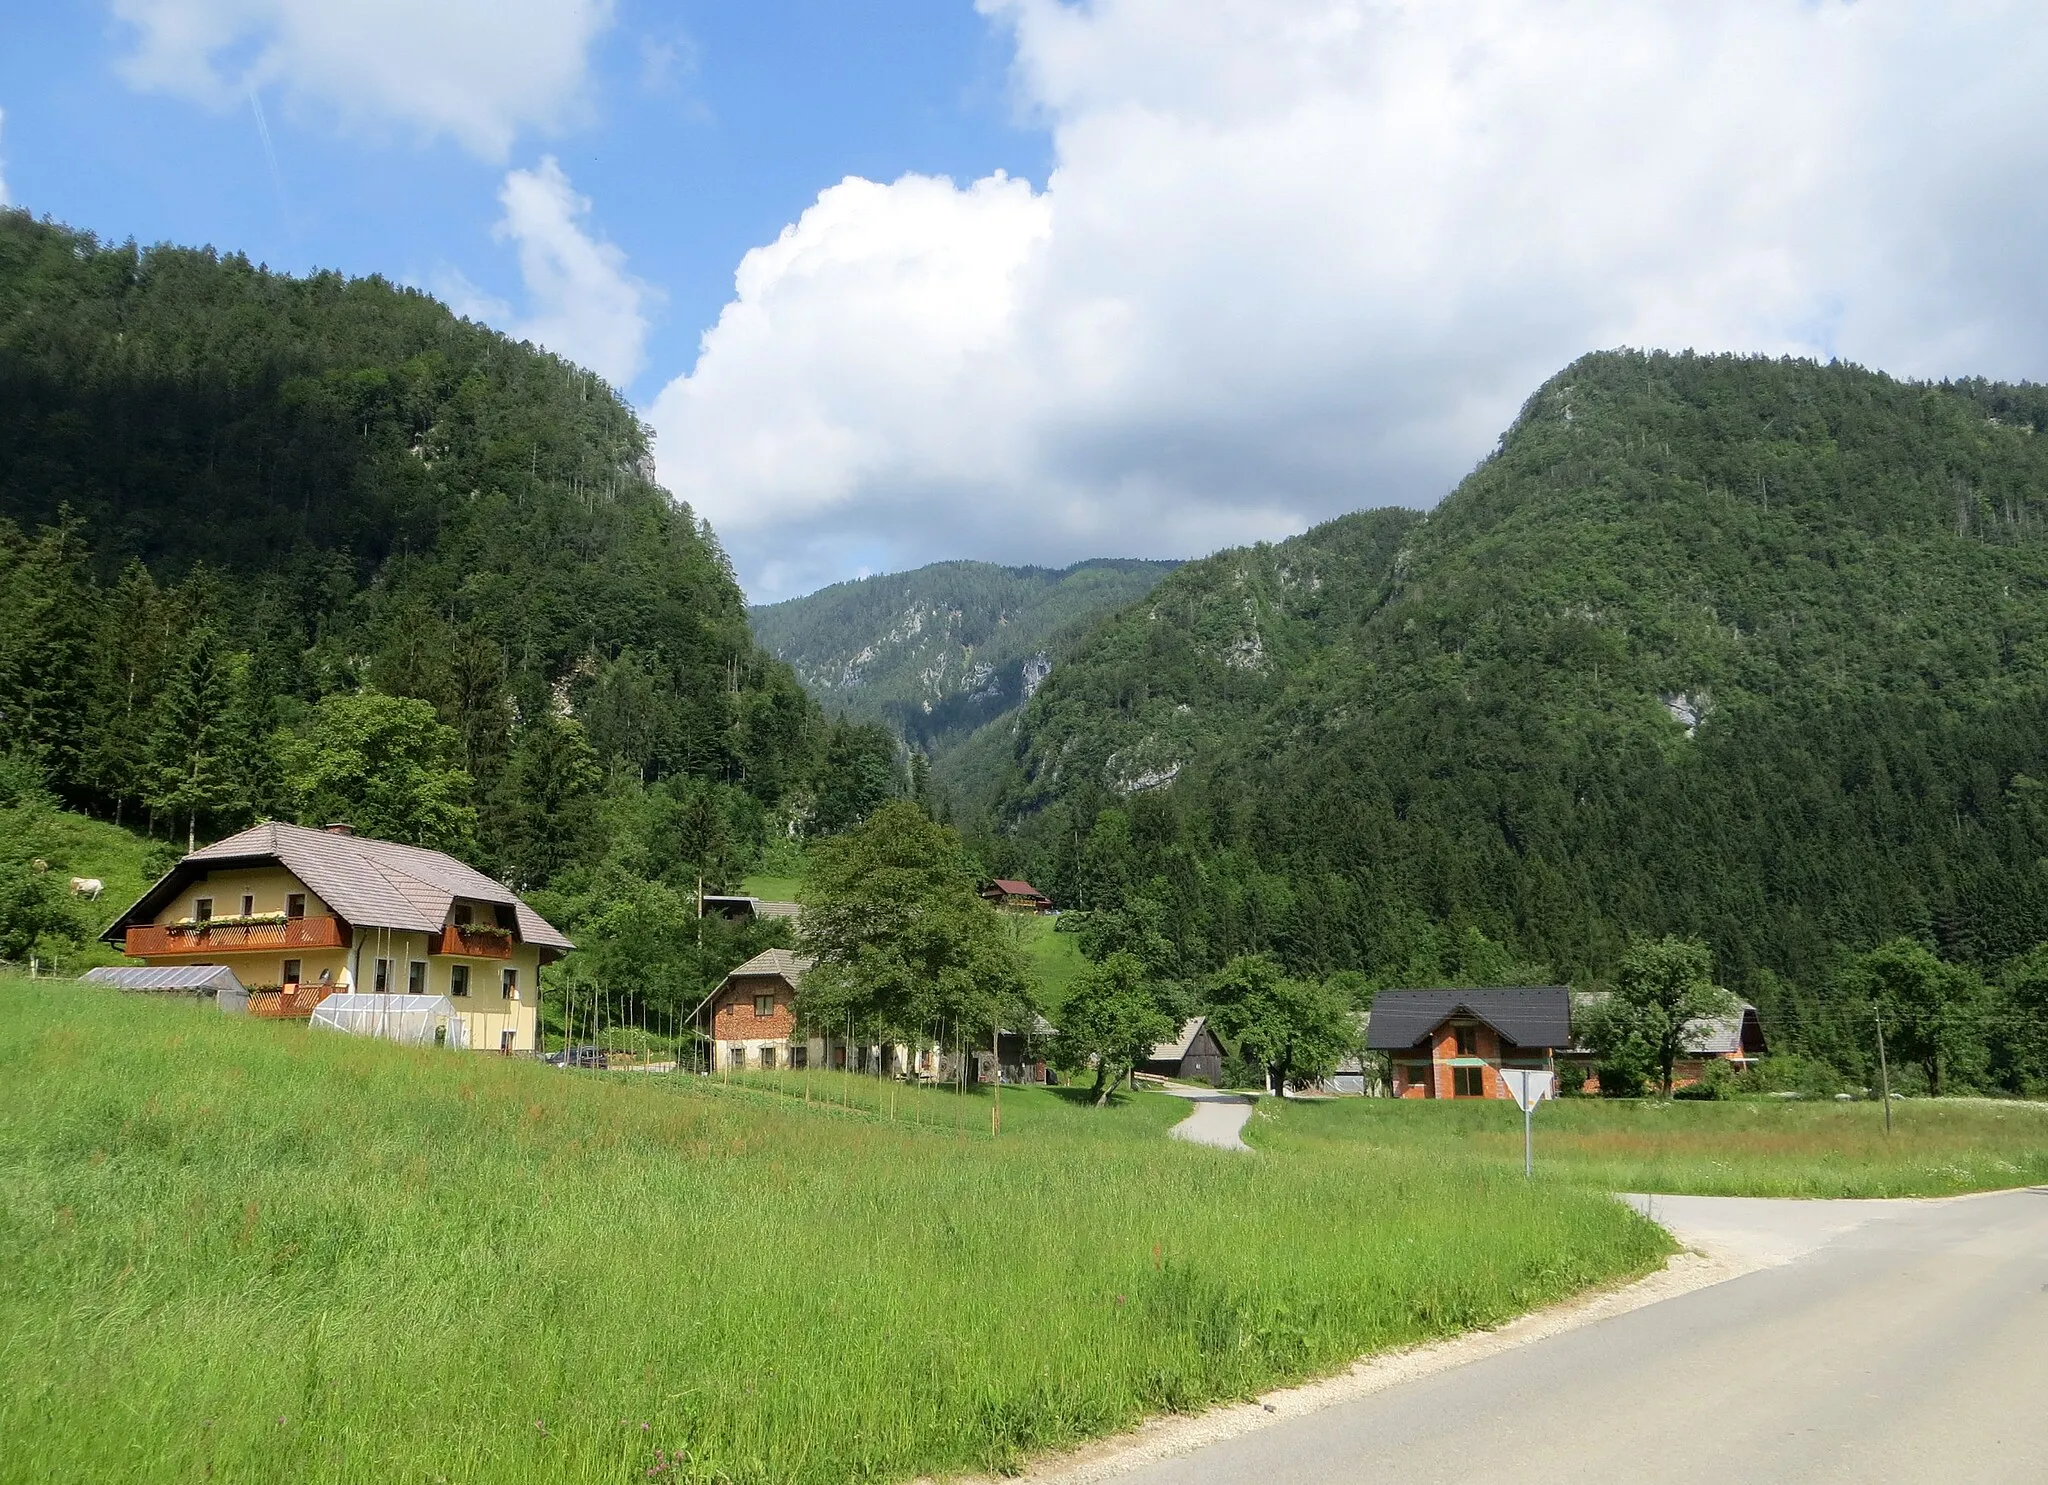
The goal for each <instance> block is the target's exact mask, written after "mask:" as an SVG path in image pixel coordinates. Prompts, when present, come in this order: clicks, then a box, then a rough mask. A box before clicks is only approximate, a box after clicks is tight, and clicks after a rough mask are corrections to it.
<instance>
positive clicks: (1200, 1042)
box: [1138, 1016, 1223, 1088]
mask: <svg viewBox="0 0 2048 1485" xmlns="http://www.w3.org/2000/svg"><path fill="white" fill-rule="evenodd" d="M1138 1071H1139V1072H1141V1073H1151V1074H1153V1075H1155V1076H1157V1077H1162V1078H1177V1079H1179V1080H1180V1081H1181V1082H1183V1083H1207V1084H1208V1085H1209V1086H1210V1087H1212V1088H1221V1087H1222V1086H1223V1043H1221V1042H1219V1041H1217V1040H1216V1034H1215V1033H1214V1032H1212V1031H1211V1030H1210V1029H1209V1018H1208V1017H1207V1016H1195V1017H1193V1018H1191V1019H1189V1020H1188V1021H1185V1022H1183V1023H1182V1025H1181V1028H1180V1033H1179V1034H1178V1035H1177V1036H1175V1037H1174V1039H1173V1040H1172V1041H1170V1042H1161V1043H1160V1044H1159V1045H1158V1046H1156V1047H1154V1048H1153V1049H1152V1055H1151V1056H1150V1057H1147V1058H1146V1059H1145V1060H1144V1061H1143V1062H1142V1063H1140V1064H1139V1065H1138Z"/></svg>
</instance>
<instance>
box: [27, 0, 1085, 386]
mask: <svg viewBox="0 0 2048 1485" xmlns="http://www.w3.org/2000/svg"><path fill="white" fill-rule="evenodd" d="M9 12H10V13H9V16H8V18H7V19H6V20H4V21H0V109H4V111H5V122H4V125H0V160H4V161H5V166H4V178H5V180H6V183H7V189H8V195H9V197H10V198H11V200H12V202H13V204H15V205H18V206H26V207H28V208H29V209H31V210H33V211H35V212H37V213H38V214H42V213H47V214H49V215H50V216H53V217H56V218H57V219H59V220H61V221H64V222H67V223H69V224H71V225H73V226H78V227H84V228H89V229H90V230H92V231H94V232H97V233H99V234H100V235H101V236H103V237H107V238H113V239H120V238H125V237H130V236H132V237H135V238H137V239H138V240H140V241H142V242H145V243H147V242H153V241H172V242H180V243H212V244H215V245H217V246H219V247H221V248H223V249H228V248H239V249H241V250H243V251H245V252H247V253H248V254H249V256H250V257H251V258H254V259H257V260H259V261H262V262H265V263H268V264H269V265H271V266H272V267H275V268H282V269H287V270H290V271H292V272H303V271H305V270H307V269H310V268H316V267H319V268H339V269H342V270H343V271H345V272H348V273H351V274H364V273H382V274H385V275H386V276H388V277H392V278H397V279H402V280H406V281H409V282H413V283H417V284H421V285H423V286H428V287H436V286H438V284H439V283H440V282H441V281H442V280H443V279H444V277H445V275H446V274H447V272H448V271H449V270H451V269H453V270H455V271H457V272H459V273H461V274H462V275H463V276H464V277H466V278H467V279H468V280H470V281H471V282H472V283H474V284H475V285H477V286H478V287H479V288H481V289H483V290H484V291H486V292H487V293H488V294H490V295H492V296H495V297H497V298H499V299H502V300H505V301H507V302H517V300H518V299H519V297H520V275H519V268H518V264H517V261H516V256H515V252H514V250H513V248H512V247H511V246H509V245H508V244H506V243H505V242H503V241H494V240H493V235H492V231H491V227H492V224H493V223H494V222H495V221H496V220H497V219H498V217H499V214H500V213H499V207H498V202H497V192H498V189H499V184H500V179H501V176H502V175H503V173H504V172H503V168H502V167H501V164H500V162H497V161H491V160H483V159H479V158H478V157H477V156H476V155H475V154H474V153H473V152H471V151H469V150H465V149H464V148H463V147H462V146H461V145H460V144H459V143H457V142H455V141H453V140H451V139H448V138H446V137H442V138H438V139H422V138H421V137H420V132H419V131H418V130H417V129H415V128H409V127H407V126H406V125H404V124H402V123H396V124H393V123H380V122H378V121H370V122H369V123H367V124H351V125H347V126H343V125H341V124H340V123H339V122H338V116H337V112H336V110H335V109H334V108H332V107H329V106H326V105H324V104H321V103H317V102H308V101H303V100H298V99H295V98H294V97H292V96H291V93H290V90H289V89H286V88H281V87H276V86H272V87H270V88H266V89H261V90H259V91H258V94H257V96H258V98H259V100H260V101H261V102H262V104H263V114H264V118H265V121H266V122H267V124H268V128H269V133H270V137H271V144H272V147H273V151H274V154H275V157H276V161H277V172H276V175H275V176H273V174H272V172H271V168H270V165H269V162H268V160H267V159H266V156H265V151H264V146H263V142H262V139H261V136H260V134H259V131H258V124H257V117H256V113H255V110H254V109H253V108H252V107H251V106H250V105H249V104H248V103H246V102H242V103H240V104H239V106H234V105H230V106H227V107H225V108H215V107H208V106H200V105H195V104H194V103H193V102H191V101H189V100H188V99H185V98H182V97H174V96H166V95H164V94H163V93H162V92H158V91H148V90H144V89H140V88H137V87H135V86H132V85H131V84H130V83H128V82H127V81H125V80H124V78H123V76H122V73H121V68H120V66H119V63H120V60H121V59H122V57H123V56H125V55H126V54H128V53H130V52H132V50H133V49H134V45H135V35H136V31H135V28H134V27H133V26H130V25H128V24H126V23H124V22H122V21H121V20H119V19H117V18H116V16H115V15H114V14H113V13H112V12H111V11H110V10H109V9H107V8H104V7H102V6H96V5H90V4H77V5H62V6H36V7H31V6H19V7H9ZM614 14H615V19H614V21H613V22H612V24H611V25H610V27H609V28H607V29H606V31H605V32H604V33H603V35H602V36H601V37H600V38H599V40H598V43H597V45H596V46H595V47H593V48H592V52H591V59H590V63H591V65H590V82H589V89H588V91H589V93H590V95H591V106H590V109H589V112H588V115H587V121H579V122H577V123H575V124H573V125H571V126H569V127H565V128H559V129H553V130H534V131H530V132H528V133H526V134H524V135H523V136H522V137H521V138H520V139H519V140H518V141H517V142H516V143H515V144H514V146H513V148H512V150H511V151H510V154H509V156H508V157H507V159H506V161H505V162H503V163H504V164H510V165H528V166H530V165H532V164H533V163H534V162H536V161H537V160H538V159H539V158H540V157H541V156H543V155H549V154H551V155H554V156H555V157H557V158H558V159H559V161H560V163H561V166H562V168H563V170H564V172H565V173H566V174H567V175H568V177H569V178H570V180H571V181H572V182H573V184H574V187H575V189H576V190H577V191H578V192H580V193H581V194H582V195H584V196H585V197H588V198H589V199H590V200H591V202H592V211H591V221H590V226H591V229H592V230H593V232H595V233H598V234H601V235H602V236H603V237H605V238H607V239H609V240H610V241H612V242H613V243H615V244H616V245H617V246H618V247H620V248H621V249H623V250H624V252H625V254H626V257H627V260H628V262H629V263H630V264H631V267H632V271H633V272H634V273H635V274H636V275H637V276H638V277H640V278H642V279H644V280H645V281H647V282H648V283H649V284H651V285H653V286H654V287H655V288H656V289H657V290H658V291H659V292H660V295H661V303H660V305H659V308H658V309H656V310H655V311H654V312H653V314H652V315H651V316H650V318H651V321H652V333H651V336H650V339H649V343H648V359H647V369H646V370H644V371H643V372H642V374H641V375H640V377H638V378H636V379H635V382H633V383H629V384H628V385H627V387H626V388H625V389H624V390H626V391H627V392H628V393H629V395H639V396H643V397H644V396H651V395H652V394H653V393H654V392H655V391H657V390H659V387H660V384H661V381H662V380H663V379H664V377H663V374H662V371H661V370H659V369H658V368H660V369H665V370H666V372H667V373H668V374H673V373H674V371H675V370H676V369H678V368H686V367H687V366H688V365H689V363H690V362H691V360H692V359H693V358H694V356H695V354H696V344H697V338H698V336H699V335H700V334H701V333H702V332H703V330H704V329H705V327H706V326H708V325H709V324H711V323H712V321H714V320H715V319H716V318H717V315H718V311H719V308H720V306H722V305H723V304H724V303H725V302H726V300H727V299H729V298H730V297H731V295H732V287H733V269H734V267H735V265H736V264H737V263H738V262H739V260H740V257H741V255H742V254H743V253H745V252H746V250H747V249H748V248H750V247H752V246H754V245H755V244H757V243H761V242H765V241H769V240H771V239H773V238H774V236H775V235H776V233H777V232H779V231H780V230H781V229H782V227H783V226H784V225H785V224H786V223H789V222H791V221H794V220H795V219H796V217H797V215H798V214H799V213H800V212H801V211H802V210H803V209H804V208H805V207H806V206H807V205H809V204H810V203H811V201H812V200H813V199H814V198H815V197H816V196H817V194H818V191H819V190H820V189H821V188H822V187H824V186H827V185H829V184H831V183H832V182H834V181H837V180H839V179H840V178H841V177H843V176H846V175H862V176H867V177H871V178H874V179H881V180H893V179H895V178H896V177H897V176H899V175H901V174H903V173H904V172H905V171H921V172H926V173H930V174H936V175H954V176H958V177H959V178H960V179H963V180H966V179H972V178H974V177H977V176H981V175H985V174H987V173H989V172H990V171H991V170H995V169H999V168H1000V169H1006V170H1008V171H1009V172H1010V173H1012V174H1015V175H1022V176H1028V177H1033V178H1036V179H1038V180H1040V181H1042V180H1043V178H1044V174H1045V170H1046V166H1047V163H1048V160H1049V151H1048V142H1047V139H1046V136H1045V134H1044V131H1043V130H1042V129H1037V128H1033V127H1030V126H1029V125H1028V124H1027V123H1025V122H1024V121H1023V120H1022V118H1021V117H1020V115H1019V112H1018V110H1016V109H1015V108H1014V107H1013V106H1012V102H1011V93H1010V90H1009V87H1008V80H1007V72H1008V66H1009V60H1010V52H1009V46H1008V44H1007V40H1006V38H1005V37H1004V36H1002V35H1001V34H999V33H998V32H997V31H996V30H995V29H994V28H993V27H991V25H990V24H989V23H988V22H987V21H986V20H984V19H983V18H982V17H981V16H979V15H978V14H976V13H975V11H974V9H973V8H972V6H971V5H965V4H958V3H951V0H864V3H863V4H861V5H859V6H847V5H843V4H832V3H809V0H753V3H748V4H745V5H730V4H727V5H719V4H707V3H700V4H687V5H656V4H645V3H633V4H625V5H621V6H619V7H618V8H617V9H616V11H615V12H614Z"/></svg>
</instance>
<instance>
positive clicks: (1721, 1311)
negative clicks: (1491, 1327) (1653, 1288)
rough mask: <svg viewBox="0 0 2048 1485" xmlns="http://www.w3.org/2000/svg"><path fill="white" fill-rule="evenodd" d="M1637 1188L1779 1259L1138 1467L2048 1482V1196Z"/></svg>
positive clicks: (1694, 1231) (1258, 1473) (1214, 1479)
mask: <svg viewBox="0 0 2048 1485" xmlns="http://www.w3.org/2000/svg"><path fill="white" fill-rule="evenodd" d="M1198 1112H1199V1111H1198ZM1635 1200H1637V1201H1638V1202H1642V1203H1646V1204H1647V1203H1651V1202H1652V1201H1654V1208H1655V1214H1656V1216H1657V1217H1658V1218H1659V1219H1660V1220H1663V1221H1665V1222H1667V1223H1668V1224H1669V1225H1670V1226H1671V1227H1673V1229H1674V1230H1676V1231H1677V1232H1678V1233H1679V1235H1680V1236H1681V1237H1682V1238H1688V1239H1689V1240H1694V1241H1700V1242H1702V1243H1703V1244H1705V1245H1711V1244H1712V1243H1714V1242H1719V1243H1721V1244H1723V1245H1725V1246H1727V1247H1728V1248H1730V1249H1731V1250H1741V1251H1746V1253H1747V1254H1748V1256H1750V1257H1751V1258H1755V1259H1762V1260H1763V1261H1765V1262H1768V1263H1770V1264H1771V1265H1772V1266H1770V1267H1766V1268H1763V1269H1760V1270H1757V1271H1756V1272H1752V1273H1749V1274H1747V1275H1745V1276H1744V1277H1741V1278H1738V1279H1731V1280H1729V1281H1728V1282H1726V1283H1722V1284H1717V1285H1715V1286H1713V1287H1711V1288H1706V1289H1699V1290H1695V1291H1693V1292H1692V1293H1689V1294H1684V1295H1681V1296H1680V1297H1678V1298H1675V1299H1668V1300H1664V1301H1663V1302H1661V1303H1657V1304H1652V1305H1649V1306H1648V1307H1646V1308H1642V1309H1637V1310H1633V1311H1630V1312H1628V1313H1625V1314H1619V1315H1614V1316H1612V1317H1610V1318H1608V1319H1604V1320H1599V1321H1596V1322H1595V1323H1593V1324H1589V1325H1586V1326H1584V1327H1583V1328H1581V1329H1577V1330H1572V1331H1569V1332H1567V1333H1565V1334H1562V1335H1557V1336H1553V1337H1552V1338H1550V1339H1548V1340H1544V1341H1539V1342H1536V1343H1533V1344H1530V1345H1527V1346H1523V1347H1521V1348H1520V1349H1517V1350H1511V1351H1504V1352H1501V1353H1499V1354H1496V1355H1492V1356H1488V1357H1486V1358H1485V1359H1484V1360H1480V1361H1475V1362H1472V1363H1471V1364H1469V1365H1466V1366H1461V1367H1457V1368H1455V1369H1453V1370H1448V1371H1441V1372H1438V1373H1436V1374H1434V1375H1430V1376H1425V1377H1422V1378H1420V1379H1418V1380H1415V1381H1411V1382H1406V1383H1402V1384H1400V1385H1397V1386H1394V1387H1390V1388H1388V1389H1387V1390H1385V1391H1382V1392H1378V1393H1374V1394H1372V1395H1370V1396H1366V1397H1361V1398H1357V1399H1355V1400H1352V1401H1348V1402H1343V1403H1339V1404H1337V1405H1336V1406H1334V1407H1331V1408H1328V1409H1326V1410H1325V1411H1322V1412H1319V1413H1312V1414H1309V1415H1307V1416H1303V1417H1296V1418H1289V1419H1287V1420H1285V1421H1282V1422H1276V1423H1274V1424H1273V1425H1272V1426H1270V1427H1266V1428H1262V1429H1259V1430H1257V1431H1255V1432H1251V1433H1246V1434H1243V1435H1241V1436H1239V1437H1236V1438H1232V1439H1228V1440H1225V1441H1223V1442H1220V1443H1216V1444H1212V1445H1210V1446H1209V1447H1207V1448H1204V1449H1200V1450H1198V1451H1196V1452H1194V1453H1190V1454H1187V1455H1184V1456H1182V1457H1179V1458H1174V1459H1164V1460H1159V1461H1157V1462H1155V1463H1152V1464H1149V1465H1146V1466H1144V1467H1143V1468H1140V1469H1138V1470H1135V1471H1133V1472H1131V1473H1129V1474H1123V1475H1121V1476H1120V1478H1122V1479H1124V1480H1129V1481H1133V1482H1137V1481H1144V1482H1148V1485H1165V1482H1178V1485H1225V1482H1240V1481H1247V1480H1257V1481H1260V1482H1262V1485H1307V1482H1318V1485H1320V1482H1326V1481H1367V1480H1372V1481H1378V1480H1389V1481H1400V1482H1402V1485H1427V1482H1435V1481H1444V1482H1450V1481H1456V1482H1459V1485H1469V1482H1471V1481H1474V1480H1512V1481H1514V1482H1516V1485H1547V1482H1556V1485H1566V1482H1570V1485H1583V1482H1584V1481H1587V1480H1601V1479H1655V1480H1658V1481H1660V1482H1699V1485H1725V1482H1727V1481H1730V1480H1741V1481H1745V1482H1751V1481H1761V1482H1771V1485H1776V1482H1798V1485H1819V1482H1830V1485H1832V1482H1837V1481H1859V1482H1860V1481H1893V1480H1896V1481H1914V1482H1923V1481H1927V1480H1942V1481H1951V1482H1977V1481H2015V1482H2018V1481H2029V1482H2038V1481H2040V1480H2042V1479H2044V1478H2048V1406H2044V1403H2043V1398H2044V1396H2048V1188H2037V1189H2034V1190H2029V1191H2015V1192H2001V1193H1998V1194H1996V1195H1991V1196H1981V1197H1963V1198H1957V1199H1955V1200H1951V1201H1941V1202H1786V1201H1739V1200H1733V1199H1707V1198H1676V1197H1657V1198H1654V1199H1650V1198H1636V1199H1635Z"/></svg>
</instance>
